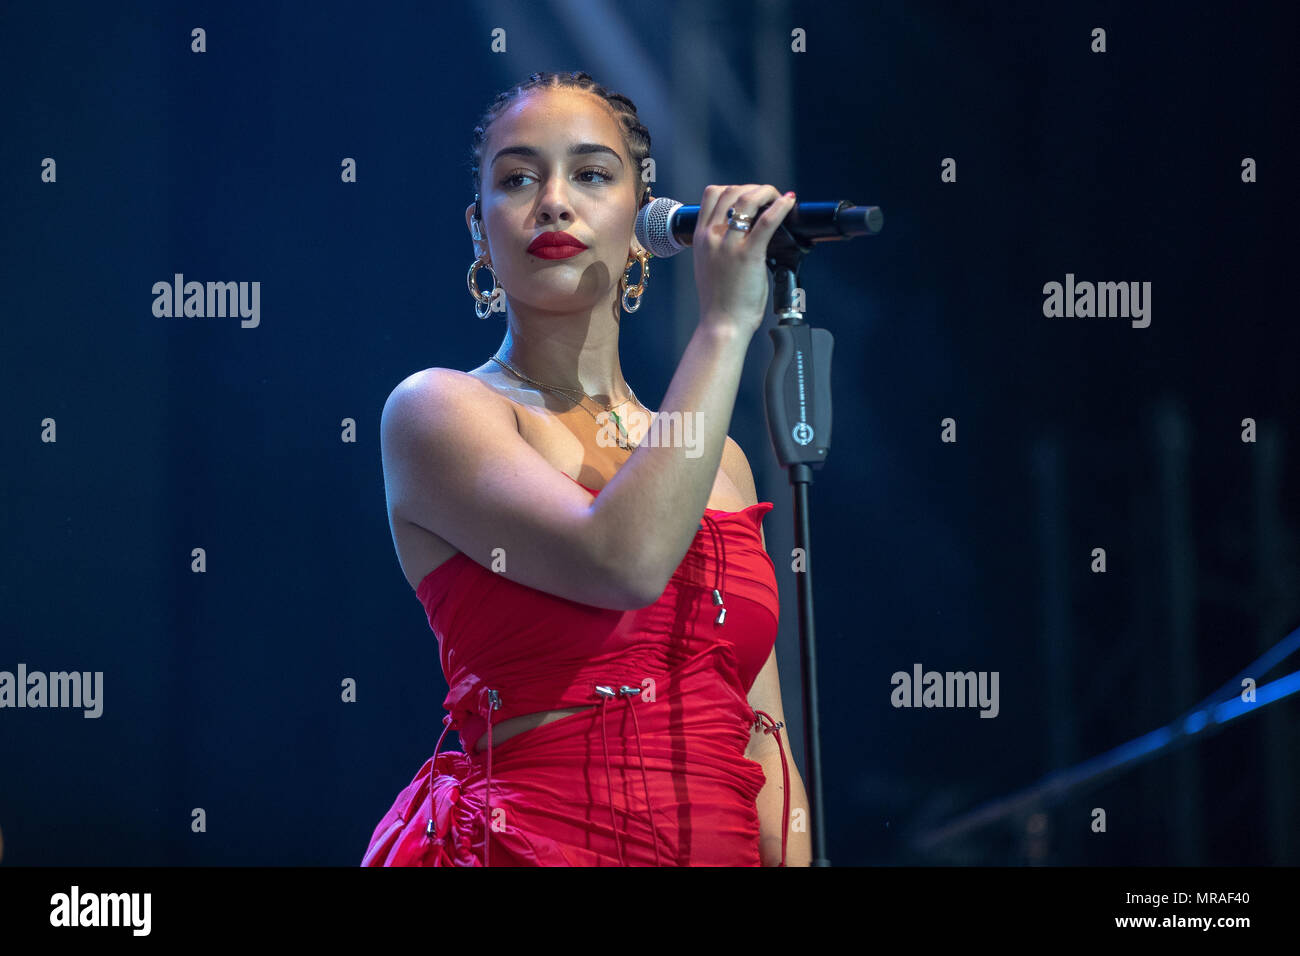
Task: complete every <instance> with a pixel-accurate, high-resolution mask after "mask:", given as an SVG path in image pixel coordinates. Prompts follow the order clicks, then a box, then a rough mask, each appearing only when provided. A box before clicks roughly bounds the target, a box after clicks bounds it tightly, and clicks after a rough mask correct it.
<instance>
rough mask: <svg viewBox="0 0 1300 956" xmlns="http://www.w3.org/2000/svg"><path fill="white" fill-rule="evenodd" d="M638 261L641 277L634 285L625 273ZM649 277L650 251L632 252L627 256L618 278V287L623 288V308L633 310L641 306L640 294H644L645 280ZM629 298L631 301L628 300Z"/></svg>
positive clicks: (628, 310)
mask: <svg viewBox="0 0 1300 956" xmlns="http://www.w3.org/2000/svg"><path fill="white" fill-rule="evenodd" d="M635 262H639V263H640V264H641V279H640V281H639V282H638V283H637V284H636V285H632V284H631V283H630V282H628V279H627V275H628V273H629V272H631V271H632V264H633V263H635ZM649 278H650V253H648V252H644V251H643V252H640V253H633V254H632V255H630V256H628V258H627V268H626V269H624V270H623V278H622V279H620V280H619V283H618V284H619V287H620V288H621V289H622V290H623V308H624V310H625V311H627V312H635V311H636V310H637V309H639V308H641V296H643V295H645V289H646V280H648V279H649ZM629 300H631V301H629Z"/></svg>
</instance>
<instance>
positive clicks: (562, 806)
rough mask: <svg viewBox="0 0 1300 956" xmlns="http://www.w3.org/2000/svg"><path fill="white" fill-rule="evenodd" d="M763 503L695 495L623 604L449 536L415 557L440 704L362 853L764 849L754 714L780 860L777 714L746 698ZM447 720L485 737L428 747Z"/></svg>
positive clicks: (723, 853)
mask: <svg viewBox="0 0 1300 956" xmlns="http://www.w3.org/2000/svg"><path fill="white" fill-rule="evenodd" d="M578 484H580V485H581V483H580V482H579V483H578ZM581 487H583V488H586V487H587V486H586V485H581ZM587 491H589V492H591V493H592V494H593V495H596V494H598V493H599V492H597V491H596V490H595V489H592V488H587ZM772 507H773V505H772V503H771V502H768V501H762V502H758V503H757V504H753V505H750V506H749V507H748V508H745V509H743V510H741V511H734V512H733V511H718V510H715V509H712V508H709V509H706V510H705V513H704V519H703V521H702V522H701V524H700V533H699V534H698V535H697V536H696V540H695V541H694V542H692V544H691V547H690V549H689V550H688V551H687V553H686V555H685V557H684V558H683V559H682V563H681V564H680V565H679V566H678V568H677V570H676V571H675V572H674V573H673V576H672V578H671V580H670V581H669V583H668V585H667V587H666V588H665V589H664V593H663V594H662V595H661V596H660V597H659V600H657V601H656V602H655V603H653V604H651V605H649V606H647V607H643V608H638V609H636V610H632V611H618V610H610V609H606V608H598V607H592V606H590V605H586V604H580V603H577V602H574V601H570V600H567V599H565V598H561V597H557V596H555V595H552V594H548V593H546V592H544V591H539V590H536V589H534V588H530V587H526V586H524V585H522V584H519V583H517V582H515V581H512V580H511V579H510V578H509V577H507V576H506V574H498V573H494V572H492V571H490V570H488V569H487V568H484V567H483V566H482V565H480V564H478V563H476V562H475V561H473V560H472V559H470V558H468V557H466V556H465V555H464V554H462V553H459V552H458V553H457V554H455V555H453V556H452V557H451V558H450V559H449V560H447V561H445V562H443V563H442V564H440V565H439V566H438V567H436V568H434V569H433V570H432V571H431V572H429V574H428V576H426V577H425V578H424V580H422V581H421V582H420V585H419V587H418V588H417V589H416V595H417V597H418V598H419V600H420V603H421V604H423V605H424V608H425V610H426V612H427V614H428V618H429V626H430V627H431V628H432V629H433V632H434V634H435V635H436V636H437V638H438V643H439V647H440V651H441V661H442V670H443V674H444V675H445V677H446V679H447V684H448V686H449V687H450V688H451V690H450V691H449V692H448V694H447V697H446V699H445V700H444V701H443V707H444V708H445V709H446V710H447V714H446V716H445V717H444V718H443V724H444V727H443V731H442V735H441V736H440V737H439V738H438V743H437V745H436V746H435V747H434V751H433V756H432V757H430V758H429V759H428V760H427V761H426V762H425V764H424V766H423V767H421V768H420V770H419V772H418V773H416V775H415V777H414V779H412V780H411V782H410V784H409V785H408V786H407V787H406V788H405V789H404V790H403V791H402V792H401V793H400V794H398V797H397V800H396V801H395V802H394V803H393V806H392V808H391V809H389V811H388V813H387V814H385V816H384V818H383V819H382V820H380V822H379V824H378V826H376V827H375V830H374V834H373V835H372V837H371V839H370V846H369V848H368V849H367V850H366V853H365V856H364V858H363V859H362V866H489V865H492V864H495V865H497V866H503V865H504V866H611V865H614V866H619V865H623V866H633V865H638V866H639V865H651V866H652V865H665V866H710V865H714V866H759V865H761V864H760V856H759V821H758V812H757V809H756V806H755V801H756V799H757V797H758V793H759V791H760V790H761V789H762V787H763V784H764V783H765V782H766V778H765V775H764V772H763V768H762V766H761V765H760V764H758V763H756V762H755V761H752V760H749V759H747V758H746V757H745V750H746V748H747V747H748V745H749V740H750V734H751V731H752V729H753V728H755V727H756V726H757V727H761V728H762V729H764V730H765V731H766V732H768V733H774V734H775V735H776V739H777V744H778V747H779V750H780V753H781V762H782V763H781V770H782V776H783V778H784V779H785V794H786V800H785V807H784V817H785V819H784V824H783V829H782V838H781V865H782V866H784V865H785V849H786V836H787V835H788V831H789V813H790V807H789V794H790V787H789V769H788V765H787V764H786V755H785V748H784V746H783V745H782V744H781V733H780V731H781V727H780V725H779V724H777V723H776V722H774V721H773V719H772V718H771V716H770V715H768V714H766V713H764V712H762V711H756V710H754V709H753V708H752V707H751V706H750V705H749V702H748V700H747V696H748V693H749V689H750V688H751V687H752V686H753V683H754V679H755V677H756V676H757V675H758V672H759V670H760V669H761V668H762V666H763V664H764V663H765V662H766V661H767V658H768V655H769V653H770V652H771V650H772V646H773V644H774V643H775V640H776V631H777V613H778V607H779V605H778V594H777V587H776V568H775V565H774V564H773V562H772V559H771V557H769V556H768V554H767V552H766V551H765V550H764V549H763V546H762V541H761V539H760V537H759V528H760V525H761V522H762V519H763V515H765V514H766V513H767V512H768V511H770V510H771V509H772ZM583 705H595V706H593V707H591V708H590V709H588V710H585V711H581V712H579V713H576V714H571V715H568V716H565V717H561V718H559V719H558V720H555V721H552V722H551V723H548V724H544V725H542V726H541V727H537V728H534V729H532V730H526V731H523V732H521V733H519V734H516V735H515V736H513V737H511V738H509V739H507V740H506V741H504V742H503V743H501V744H499V745H497V746H496V747H495V748H494V747H493V744H492V736H491V728H492V725H493V724H495V723H499V722H500V721H502V720H506V719H508V718H510V717H515V716H518V715H520V714H530V713H536V712H538V711H544V710H558V709H562V708H566V707H578V706H583ZM453 727H454V728H456V730H457V732H458V733H459V735H460V737H461V744H462V746H463V747H464V748H465V751H470V750H471V748H472V747H473V746H474V744H475V743H476V742H477V741H478V739H479V736H480V735H481V734H483V733H485V732H486V733H487V735H488V737H487V748H486V750H485V751H484V752H482V753H472V752H468V753H467V752H461V751H448V752H445V753H439V751H440V750H441V748H442V741H443V739H444V738H445V737H446V735H447V730H449V729H451V728H453Z"/></svg>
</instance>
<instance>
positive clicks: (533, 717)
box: [474, 704, 596, 753]
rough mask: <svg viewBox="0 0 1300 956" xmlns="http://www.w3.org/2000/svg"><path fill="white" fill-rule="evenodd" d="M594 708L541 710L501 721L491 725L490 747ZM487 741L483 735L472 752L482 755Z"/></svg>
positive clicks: (589, 705)
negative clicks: (527, 731)
mask: <svg viewBox="0 0 1300 956" xmlns="http://www.w3.org/2000/svg"><path fill="white" fill-rule="evenodd" d="M595 706H596V705H595V704H587V705H586V706H584V707H568V708H566V709H564V710H542V711H538V712H537V713H535V714H520V715H519V716H518V717H511V718H509V719H507V720H503V721H501V723H499V724H493V725H492V746H493V747H497V746H500V745H501V744H503V743H505V742H506V741H507V740H509V739H510V738H511V737H514V736H517V735H519V734H521V733H523V732H524V731H526V730H534V729H536V728H538V727H541V726H542V725H543V724H549V723H550V722H551V721H553V720H559V719H560V718H561V717H568V716H569V715H571V714H577V713H581V712H582V711H584V710H591V708H593V707H595ZM487 740H488V738H487V734H486V733H484V734H483V736H482V737H480V738H479V739H478V743H476V744H475V745H474V752H475V753H483V752H484V751H485V750H487Z"/></svg>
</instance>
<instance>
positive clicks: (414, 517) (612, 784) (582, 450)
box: [363, 73, 811, 866]
mask: <svg viewBox="0 0 1300 956" xmlns="http://www.w3.org/2000/svg"><path fill="white" fill-rule="evenodd" d="M649 152H650V137H649V134H648V133H647V132H646V130H645V127H644V126H642V125H641V123H640V122H639V120H638V119H637V115H636V108H635V107H634V106H633V104H632V102H631V101H630V100H628V99H627V98H626V97H623V96H621V95H619V94H617V93H612V92H609V91H607V90H605V89H604V88H603V87H600V86H598V85H597V84H596V83H595V82H594V81H593V80H592V79H591V78H590V77H589V76H588V75H587V74H585V73H571V74H551V73H546V74H541V73H534V74H533V75H532V76H531V77H529V79H528V80H527V81H526V82H525V83H523V84H521V85H519V86H517V87H515V88H513V89H511V90H509V91H507V92H505V93H503V94H501V95H500V96H499V97H498V98H497V100H496V101H495V102H494V103H493V105H492V107H491V108H490V109H489V110H488V112H487V114H486V115H485V116H484V118H483V120H482V122H481V124H480V125H479V126H478V127H477V128H476V129H475V136H474V144H473V149H472V154H473V169H472V173H473V179H474V185H475V187H476V195H475V201H474V203H472V204H471V205H470V206H469V207H468V208H467V209H466V210H465V218H466V224H467V225H468V226H469V229H470V235H471V237H472V239H473V241H474V251H475V254H476V255H477V256H478V259H477V260H476V263H475V266H476V268H474V269H472V270H471V273H470V283H471V289H472V291H473V293H474V297H475V298H476V299H479V300H480V302H481V303H483V304H487V305H488V306H489V308H490V307H491V305H492V304H493V303H496V304H500V303H502V302H503V303H504V305H505V310H504V314H505V319H506V322H507V331H506V335H505V339H504V341H503V342H502V344H501V346H500V348H498V349H497V351H496V353H495V354H494V355H493V356H492V357H491V358H490V359H489V361H488V362H487V363H485V364H484V365H482V366H480V367H479V368H476V369H474V370H473V371H471V372H460V371H455V370H451V369H443V368H432V369H427V370H425V371H423V372H419V373H417V374H415V375H412V376H410V377H409V378H407V379H406V380H405V381H403V382H402V383H401V384H399V385H398V386H397V388H396V389H394V390H393V393H392V394H391V395H390V396H389V399H388V402H387V403H386V405H385V407H384V412H383V418H382V424H381V432H382V443H383V460H384V478H385V490H386V493H387V497H388V507H389V518H390V523H391V526H392V531H393V540H394V543H395V545H396V548H397V552H398V556H399V559H400V561H401V565H402V569H403V571H404V573H405V574H406V576H407V579H408V581H409V582H410V584H411V586H412V587H413V588H415V590H416V595H417V597H418V598H419V599H420V601H421V603H422V604H423V605H424V607H425V609H426V612H427V614H428V618H429V623H430V626H431V627H432V629H433V631H434V633H435V634H436V635H437V637H438V640H439V644H440V649H441V658H442V666H443V672H444V674H445V675H446V678H447V682H448V686H449V687H450V688H451V690H450V691H449V693H448V694H447V697H446V699H445V700H444V702H443V706H444V707H445V708H446V710H447V711H448V713H447V715H446V717H444V724H445V725H446V726H445V727H444V729H443V737H442V738H439V741H438V746H437V747H435V749H434V756H433V757H431V758H430V760H429V761H427V762H426V763H425V765H424V767H422V768H421V770H420V771H419V773H417V774H416V777H415V779H414V780H412V781H411V783H410V785H409V786H408V787H407V788H406V789H405V790H404V791H403V792H402V793H401V794H400V795H399V796H398V798H397V800H396V802H395V803H394V804H393V807H392V809H391V810H390V811H389V812H388V814H387V815H386V816H385V817H384V818H383V820H381V821H380V823H379V825H378V826H377V827H376V828H375V832H374V835H373V837H372V839H371V844H370V847H369V849H368V850H367V852H366V855H365V858H364V861H363V865H374V866H383V865H414V866H440V865H489V866H490V865H497V866H500V865H596V866H607V865H655V864H663V865H753V866H757V865H807V864H808V862H809V857H810V852H811V847H810V843H809V839H808V833H807V826H806V821H807V810H806V806H807V798H806V796H805V794H804V789H803V784H802V781H801V780H800V778H799V775H798V771H797V769H796V768H795V767H794V766H793V763H792V762H789V761H788V759H787V753H786V748H785V747H784V745H783V742H782V739H781V734H780V730H779V728H780V726H781V724H782V723H783V722H784V714H783V708H782V705H781V693H780V686H779V684H778V680H777V665H776V657H775V652H774V650H773V647H774V641H775V636H776V612H777V603H776V581H775V573H774V572H775V568H774V565H773V562H772V560H771V558H770V557H768V555H767V553H766V551H765V547H766V546H765V543H764V540H763V536H762V525H761V521H762V516H763V514H765V513H766V512H767V511H769V510H771V508H772V504H771V503H770V502H761V503H760V502H757V501H756V500H755V497H756V496H755V489H754V481H753V477H752V474H751V471H750V467H749V464H748V462H747V461H746V459H745V456H744V454H743V453H742V452H741V450H740V448H739V447H738V446H737V445H736V444H735V443H734V442H733V441H732V440H731V439H730V438H728V437H727V434H726V430H727V425H728V423H729V421H730V419H731V413H732V408H733V405H734V403H735V398H736V390H737V386H738V383H739V379H740V373H741V368H742V365H743V361H744V357H745V353H746V350H747V349H748V346H749V342H750V340H751V338H752V336H753V333H754V332H755V331H756V330H757V329H758V327H759V326H760V324H761V323H762V320H763V315H764V309H765V306H766V303H767V294H768V292H767V273H766V270H765V266H764V249H765V248H766V245H767V242H768V239H769V237H770V236H771V235H772V233H773V232H774V231H775V229H776V227H777V226H778V225H779V224H780V222H781V220H782V219H783V218H784V216H785V215H786V213H787V212H788V211H789V209H790V207H791V205H792V203H793V194H792V193H787V194H786V195H785V196H781V195H780V194H779V193H778V191H777V190H776V189H775V188H773V187H772V186H770V185H769V186H759V185H752V184H751V185H746V186H727V187H719V186H709V187H708V188H707V189H706V190H705V191H704V197H703V200H702V202H701V209H700V216H699V222H698V226H697V228H696V231H695V236H694V252H693V254H694V258H695V272H696V281H697V285H698V291H699V300H700V319H699V327H698V328H697V329H696V331H695V334H694V335H693V337H692V339H691V341H690V343H689V345H688V346H687V348H686V351H685V353H684V354H683V356H682V359H681V362H680V364H679V366H678V369H677V372H676V374H675V375H674V376H673V379H672V382H671V384H670V386H669V388H668V392H667V394H666V395H665V396H664V401H663V406H664V407H663V408H662V409H661V410H660V411H659V412H658V413H656V414H657V416H658V420H659V421H674V420H676V419H678V418H680V417H681V416H687V415H689V416H691V418H692V422H693V424H694V425H695V427H696V431H695V433H694V434H693V435H692V442H691V445H690V447H683V443H682V442H681V440H680V439H681V437H682V433H681V432H677V433H675V436H676V438H677V439H678V440H676V441H671V440H667V439H668V438H672V437H673V436H666V433H665V432H664V431H662V430H659V429H656V430H655V433H654V435H653V440H649V438H650V437H651V436H649V435H648V434H647V433H648V431H649V429H648V425H649V423H650V421H651V420H652V419H651V413H650V412H649V410H647V409H645V408H644V407H643V406H642V405H641V404H640V403H639V402H638V401H637V399H636V396H635V394H634V393H633V392H632V390H631V388H630V387H629V386H628V384H627V382H626V381H624V379H623V375H622V372H621V368H620V364H619V354H618V333H619V322H620V319H621V315H620V312H619V309H620V304H621V305H622V307H623V308H624V309H626V310H627V311H635V309H636V307H637V305H638V304H639V301H638V300H639V296H640V294H641V293H642V292H643V291H644V290H645V288H646V282H647V276H648V270H647V268H646V263H647V262H648V255H647V254H646V253H645V250H643V249H642V248H641V246H640V244H639V243H637V242H636V240H635V238H633V224H634V220H635V216H636V212H637V209H638V208H639V207H640V206H641V205H643V204H644V203H646V202H647V201H648V200H649V190H648V188H647V185H646V183H645V182H644V181H643V179H642V176H641V169H642V161H643V160H644V159H645V158H646V157H647V156H648V155H649ZM769 203H770V204H771V205H770V208H769V209H768V210H767V211H766V212H765V213H763V214H762V215H756V212H757V210H758V209H759V208H760V207H762V206H764V205H766V204H769ZM729 209H730V210H733V219H734V220H735V222H733V223H732V224H731V225H729V223H728V215H727V213H728V210H729ZM747 223H748V224H749V228H748V230H746V224H747ZM637 262H639V263H640V265H641V268H640V280H639V283H638V285H636V286H631V285H630V283H629V281H628V280H629V273H630V272H631V270H632V266H633V265H634V264H636V263H637ZM479 268H487V269H488V270H489V271H490V272H491V274H492V278H493V283H494V285H493V290H492V292H491V293H490V294H484V293H483V292H482V291H481V289H480V287H479V286H478V285H477V276H476V273H477V272H478V271H479ZM478 311H479V314H480V317H482V316H483V314H484V309H483V305H482V304H481V305H480V306H479V308H478ZM672 413H680V414H679V415H678V414H672ZM687 434H690V433H689V432H688V433H687ZM611 435H612V436H614V438H615V440H614V441H611V440H610V436H611ZM701 519H703V520H701ZM452 727H455V728H456V729H457V732H458V733H459V735H460V738H461V743H462V746H463V747H464V752H463V753H462V752H442V753H440V752H439V751H440V750H441V747H442V741H443V738H445V736H446V731H447V729H450V728H452ZM801 824H802V825H801Z"/></svg>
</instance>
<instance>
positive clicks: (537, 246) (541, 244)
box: [528, 229, 587, 259]
mask: <svg viewBox="0 0 1300 956" xmlns="http://www.w3.org/2000/svg"><path fill="white" fill-rule="evenodd" d="M586 248H587V246H586V243H583V242H579V241H578V240H577V239H575V238H574V237H573V235H572V234H571V233H567V232H564V231H563V230H561V229H555V230H551V231H550V232H544V233H542V234H541V235H539V236H538V237H537V238H536V239H534V240H533V241H532V242H531V243H529V244H528V251H529V252H531V253H532V254H533V255H535V256H537V257H538V258H540V259H567V258H569V257H570V256H576V255H577V254H578V253H580V252H582V250H584V249H586Z"/></svg>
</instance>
